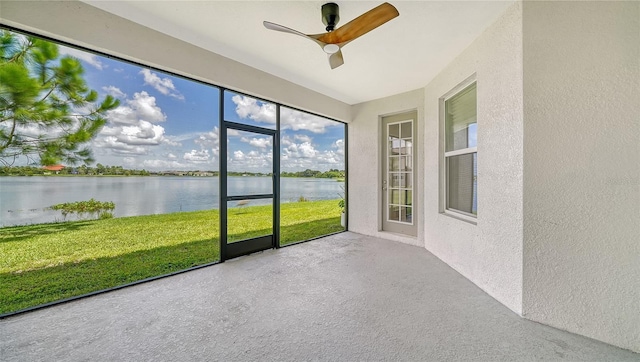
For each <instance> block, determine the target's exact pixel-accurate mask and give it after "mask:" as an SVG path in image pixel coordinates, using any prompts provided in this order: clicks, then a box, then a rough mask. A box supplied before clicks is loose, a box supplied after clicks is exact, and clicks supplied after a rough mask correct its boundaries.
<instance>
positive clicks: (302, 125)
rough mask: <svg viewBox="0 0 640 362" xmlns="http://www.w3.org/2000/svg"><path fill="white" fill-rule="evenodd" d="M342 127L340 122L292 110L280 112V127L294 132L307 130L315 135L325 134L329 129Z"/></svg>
mask: <svg viewBox="0 0 640 362" xmlns="http://www.w3.org/2000/svg"><path fill="white" fill-rule="evenodd" d="M336 126H341V124H340V123H339V122H336V121H332V120H330V119H327V118H324V117H320V116H315V115H313V114H309V113H303V112H300V111H296V110H293V109H291V108H286V107H282V108H281V111H280V127H281V128H282V129H292V130H294V131H300V130H306V131H311V132H313V133H325V132H326V128H327V127H336Z"/></svg>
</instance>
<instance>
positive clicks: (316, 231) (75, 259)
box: [0, 200, 343, 314]
mask: <svg viewBox="0 0 640 362" xmlns="http://www.w3.org/2000/svg"><path fill="white" fill-rule="evenodd" d="M280 217H281V227H280V228H281V233H280V237H281V244H282V245H286V244H289V243H292V242H296V241H302V240H308V239H311V238H314V237H317V236H321V235H325V234H329V233H333V232H337V231H341V230H343V229H342V227H341V226H340V214H339V209H338V207H337V201H336V200H327V201H313V202H297V203H287V204H282V206H281V216H280ZM271 218H272V214H271V209H270V206H252V207H242V208H232V209H229V234H230V237H229V239H230V241H233V240H242V239H246V238H250V237H254V236H260V235H268V234H270V233H271V231H270V228H271V223H272V221H271V220H272V219H271ZM219 253H220V246H219V213H218V210H208V211H195V212H180V213H173V214H163V215H148V216H136V217H124V218H115V219H107V220H91V221H73V222H66V223H55V224H39V225H30V226H19V227H8V228H0V256H1V257H0V314H4V313H9V312H12V311H16V310H20V309H24V308H28V307H32V306H36V305H39V304H43V303H47V302H51V301H55V300H60V299H64V298H69V297H72V296H77V295H82V294H86V293H90V292H93V291H97V290H102V289H106V288H111V287H114V286H118V285H122V284H126V283H130V282H134V281H137V280H141V279H145V278H149V277H153V276H158V275H163V274H168V273H171V272H175V271H179V270H182V269H186V268H189V267H193V266H197V265H202V264H205V263H209V262H214V261H217V260H219V257H220V254H219Z"/></svg>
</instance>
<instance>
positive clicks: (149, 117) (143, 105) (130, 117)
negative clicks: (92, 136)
mask: <svg viewBox="0 0 640 362" xmlns="http://www.w3.org/2000/svg"><path fill="white" fill-rule="evenodd" d="M125 103H126V104H125V105H120V106H119V107H118V108H116V109H114V110H111V111H109V112H107V119H108V120H109V122H110V123H114V124H121V125H135V124H138V122H140V121H141V120H144V121H147V122H150V123H158V122H164V121H166V119H167V116H166V115H165V114H164V113H162V109H160V107H158V106H157V105H156V98H155V97H152V96H150V95H149V93H147V92H136V93H134V95H133V99H128V100H127V101H126V102H125Z"/></svg>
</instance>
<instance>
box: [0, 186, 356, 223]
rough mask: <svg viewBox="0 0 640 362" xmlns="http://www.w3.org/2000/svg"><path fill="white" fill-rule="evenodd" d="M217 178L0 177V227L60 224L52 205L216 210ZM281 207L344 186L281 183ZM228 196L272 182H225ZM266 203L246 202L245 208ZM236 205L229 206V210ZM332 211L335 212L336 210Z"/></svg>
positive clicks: (125, 210)
mask: <svg viewBox="0 0 640 362" xmlns="http://www.w3.org/2000/svg"><path fill="white" fill-rule="evenodd" d="M218 185H219V180H218V177H186V176H182V177H179V176H175V177H173V176H162V177H159V176H158V177H156V176H147V177H46V176H33V177H0V227H4V226H11V225H26V224H37V223H44V222H54V221H62V220H63V219H62V215H61V213H60V211H53V210H47V209H46V208H47V207H49V206H52V205H55V204H59V203H63V202H73V201H85V200H89V199H91V198H94V199H96V200H98V201H112V202H114V203H115V205H116V208H115V211H114V216H115V217H123V216H136V215H150V214H166V213H172V212H178V211H196V210H209V209H217V208H218V207H219V199H218ZM280 185H281V186H280V192H281V195H280V200H281V202H282V203H285V202H295V201H298V199H299V198H300V196H303V197H305V198H306V199H309V200H327V199H338V198H339V194H342V193H343V190H342V188H341V187H343V186H344V182H337V181H336V180H331V179H318V178H285V177H283V178H281V179H280ZM228 193H229V195H246V194H268V193H272V192H271V177H229V182H228ZM267 203H271V200H270V199H269V200H251V201H250V202H249V204H248V205H249V206H250V205H260V204H267ZM236 204H237V202H236V201H234V202H229V206H230V207H233V206H235V205H236ZM336 207H337V206H336Z"/></svg>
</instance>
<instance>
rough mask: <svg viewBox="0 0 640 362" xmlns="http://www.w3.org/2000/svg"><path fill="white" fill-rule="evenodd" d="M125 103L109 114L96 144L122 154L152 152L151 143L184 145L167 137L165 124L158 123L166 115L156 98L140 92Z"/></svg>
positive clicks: (163, 119) (153, 144) (162, 120)
mask: <svg viewBox="0 0 640 362" xmlns="http://www.w3.org/2000/svg"><path fill="white" fill-rule="evenodd" d="M114 88H115V87H114ZM111 90H112V91H115V90H118V91H119V89H117V88H115V89H111ZM124 103H125V104H124V105H121V106H119V107H118V108H116V109H114V110H112V111H109V112H108V113H107V120H108V123H107V125H105V126H104V127H103V128H102V130H101V131H100V133H99V134H98V137H97V138H96V139H95V141H94V142H93V145H94V146H95V147H98V148H103V149H108V150H111V151H112V152H113V153H114V154H119V155H148V154H150V149H149V147H151V146H159V145H163V144H164V145H168V146H180V143H179V142H177V141H175V140H172V139H170V138H167V137H165V129H164V127H162V126H160V125H158V124H156V123H159V122H164V121H165V120H166V115H165V114H164V113H162V109H160V107H158V106H157V105H156V99H155V98H154V97H152V96H150V95H149V94H148V93H146V92H139V93H135V94H134V95H133V99H128V100H126V102H124Z"/></svg>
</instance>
